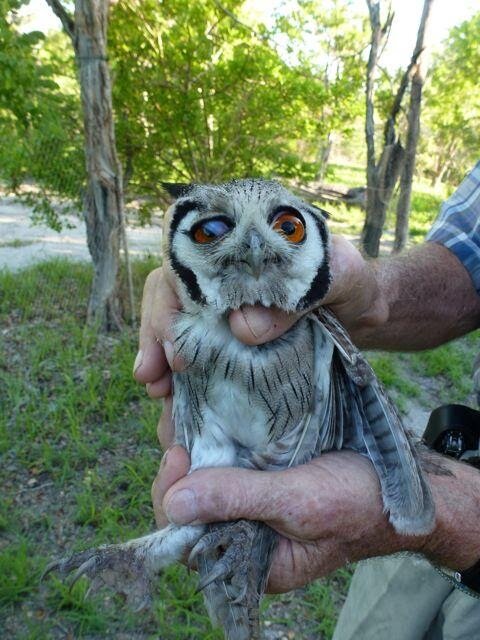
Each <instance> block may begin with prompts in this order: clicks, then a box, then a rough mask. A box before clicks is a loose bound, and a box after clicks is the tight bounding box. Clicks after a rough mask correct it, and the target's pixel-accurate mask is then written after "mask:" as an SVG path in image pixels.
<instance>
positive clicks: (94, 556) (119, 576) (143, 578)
mask: <svg viewBox="0 0 480 640" xmlns="http://www.w3.org/2000/svg"><path fill="white" fill-rule="evenodd" d="M203 530H204V529H203V527H201V526H198V527H175V526H173V525H170V526H168V527H166V528H165V529H162V530H160V531H156V532H155V533H152V534H150V535H148V536H144V537H143V538H136V539H135V540H130V541H129V542H125V543H124V544H112V545H105V546H102V547H98V548H96V549H88V550H87V551H80V552H79V553H74V554H73V555H72V556H70V557H67V558H62V559H60V560H56V561H55V562H52V563H50V564H49V565H48V567H47V568H46V569H45V571H44V574H43V576H46V575H47V574H49V573H51V572H53V571H56V572H58V573H60V574H62V575H64V576H66V575H68V574H72V577H71V580H70V584H71V586H73V585H74V584H75V582H77V580H78V579H79V578H81V577H82V576H86V577H87V578H90V580H91V581H92V582H91V585H90V589H89V590H88V592H87V595H88V594H89V593H92V592H95V591H98V589H99V588H100V587H103V586H105V585H106V586H109V587H112V588H113V590H114V591H116V592H117V593H121V594H123V595H124V596H126V599H127V602H128V604H129V605H130V606H132V607H133V608H134V609H135V611H141V610H142V609H145V608H147V607H148V606H149V605H150V603H151V601H152V584H153V580H154V578H155V577H156V576H157V575H158V574H159V573H160V571H161V570H162V569H163V568H164V567H167V566H168V565H170V564H172V563H174V562H179V561H180V560H181V559H182V557H184V555H185V553H186V552H187V551H188V550H189V549H191V548H192V546H193V545H194V544H195V543H196V542H197V541H198V539H199V537H200V536H201V535H202V533H203Z"/></svg>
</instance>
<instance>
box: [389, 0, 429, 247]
mask: <svg viewBox="0 0 480 640" xmlns="http://www.w3.org/2000/svg"><path fill="white" fill-rule="evenodd" d="M433 3H434V0H425V3H424V5H423V12H422V18H421V20H420V26H419V28H418V34H417V43H416V46H415V50H416V51H418V52H420V53H419V55H418V58H417V62H416V65H415V70H414V73H413V76H412V86H411V90H410V108H409V112H408V128H407V142H406V148H405V162H404V165H403V171H402V176H401V179H400V196H399V198H398V203H397V219H396V224H395V240H394V243H393V252H394V253H398V252H399V251H402V249H403V248H404V247H405V245H406V242H407V238H408V221H409V214H410V205H411V199H412V182H413V174H414V171H415V159H416V153H417V143H418V137H419V134H420V110H421V104H422V90H423V84H424V81H425V68H426V62H425V57H426V56H425V53H424V52H425V47H426V45H425V42H426V40H427V33H428V24H429V18H430V15H431V8H432V5H433Z"/></svg>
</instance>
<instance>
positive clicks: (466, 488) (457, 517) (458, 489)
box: [419, 454, 480, 570]
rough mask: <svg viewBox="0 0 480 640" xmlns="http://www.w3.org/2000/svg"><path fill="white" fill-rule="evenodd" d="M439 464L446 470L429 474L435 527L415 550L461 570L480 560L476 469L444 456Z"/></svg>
mask: <svg viewBox="0 0 480 640" xmlns="http://www.w3.org/2000/svg"><path fill="white" fill-rule="evenodd" d="M429 455H434V454H429ZM441 464H442V468H443V469H445V471H446V473H442V475H439V474H435V475H433V474H429V481H430V486H431V489H432V493H433V497H434V501H435V507H436V523H435V528H434V530H433V531H432V533H431V534H430V535H429V536H427V537H426V539H425V542H424V544H423V545H422V547H421V548H420V549H419V551H420V552H421V553H423V554H424V555H425V556H426V557H427V558H428V559H429V560H431V561H432V562H434V563H435V564H438V565H441V566H444V567H448V568H450V569H455V570H464V569H468V568H470V567H472V566H473V565H475V564H476V563H477V562H478V561H479V560H480V536H479V531H480V472H479V471H478V470H477V469H475V468H474V467H471V466H469V465H467V464H465V463H463V462H457V461H454V460H451V459H449V458H447V457H445V456H441Z"/></svg>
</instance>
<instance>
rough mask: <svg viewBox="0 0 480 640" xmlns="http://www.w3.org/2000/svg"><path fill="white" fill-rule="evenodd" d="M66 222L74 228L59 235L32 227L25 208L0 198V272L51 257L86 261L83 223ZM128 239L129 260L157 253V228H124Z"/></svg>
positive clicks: (87, 257) (16, 268) (158, 245)
mask: <svg viewBox="0 0 480 640" xmlns="http://www.w3.org/2000/svg"><path fill="white" fill-rule="evenodd" d="M67 220H68V222H69V223H70V224H71V225H72V226H73V228H72V229H65V230H64V231H62V232H61V233H57V232H56V231H53V230H52V229H49V228H48V227H47V226H45V225H39V226H37V225H35V226H32V224H31V221H30V209H29V208H28V207H26V206H25V205H23V204H20V203H19V202H18V201H15V199H14V198H0V269H3V268H6V269H10V270H11V271H18V270H19V269H23V268H25V267H28V266H29V265H31V264H35V263H37V262H41V261H42V260H48V259H49V258H53V257H66V258H70V259H72V260H81V261H89V260H90V254H89V253H88V248H87V242H86V232H85V223H84V222H83V221H81V220H79V219H78V218H76V217H74V216H68V217H67ZM127 237H128V243H129V253H130V255H131V256H132V257H140V256H142V255H145V254H147V253H151V254H159V253H160V244H161V237H162V232H161V229H160V227H158V226H148V227H142V228H141V227H127Z"/></svg>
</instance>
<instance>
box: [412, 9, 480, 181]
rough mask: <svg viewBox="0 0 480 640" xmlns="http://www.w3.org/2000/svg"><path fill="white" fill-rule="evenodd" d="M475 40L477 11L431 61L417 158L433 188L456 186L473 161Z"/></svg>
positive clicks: (479, 32) (479, 31)
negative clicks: (422, 133) (442, 184)
mask: <svg viewBox="0 0 480 640" xmlns="http://www.w3.org/2000/svg"><path fill="white" fill-rule="evenodd" d="M479 42H480V12H479V13H476V14H475V15H473V16H472V17H471V18H470V19H469V20H466V21H465V22H463V23H462V24H460V25H458V26H457V27H454V28H453V29H452V30H451V31H450V34H449V36H448V37H447V39H446V40H445V42H444V43H442V46H441V48H440V52H439V53H438V54H437V55H436V56H435V58H434V60H433V64H432V69H431V74H430V75H431V78H430V82H429V85H428V86H427V89H426V91H425V116H424V128H425V135H424V136H423V139H422V140H421V147H422V149H421V157H420V162H421V168H422V170H423V171H424V172H425V173H426V174H427V175H428V176H429V177H430V179H431V181H432V185H433V186H438V185H439V184H440V183H441V182H443V181H447V180H448V181H449V182H451V183H458V182H459V181H460V180H461V179H462V177H463V175H464V174H465V172H466V171H468V169H469V168H470V167H471V166H472V165H473V163H474V162H475V161H476V160H477V159H478V149H479V144H478V139H479V136H478V131H479V128H480V91H479V90H478V79H477V76H478V69H479V68H480V47H479V44H478V43H479Z"/></svg>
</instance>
